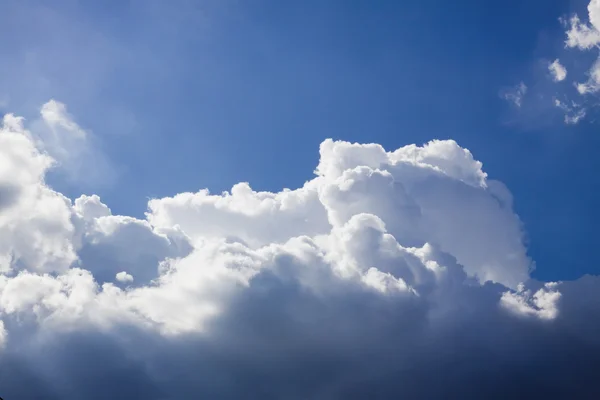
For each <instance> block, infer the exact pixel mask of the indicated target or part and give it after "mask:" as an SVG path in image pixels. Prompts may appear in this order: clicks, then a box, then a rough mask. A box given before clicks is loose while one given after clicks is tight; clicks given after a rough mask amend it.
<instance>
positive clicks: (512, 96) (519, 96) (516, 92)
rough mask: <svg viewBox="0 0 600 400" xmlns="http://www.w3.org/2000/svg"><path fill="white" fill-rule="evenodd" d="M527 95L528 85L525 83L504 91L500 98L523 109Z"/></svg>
mask: <svg viewBox="0 0 600 400" xmlns="http://www.w3.org/2000/svg"><path fill="white" fill-rule="evenodd" d="M525 94H527V85H525V83H524V82H520V83H519V84H518V85H516V86H514V87H512V88H507V89H504V90H502V91H501V92H500V97H501V98H503V99H504V100H506V101H508V102H509V103H512V104H514V105H515V106H517V107H521V105H522V104H523V97H525Z"/></svg>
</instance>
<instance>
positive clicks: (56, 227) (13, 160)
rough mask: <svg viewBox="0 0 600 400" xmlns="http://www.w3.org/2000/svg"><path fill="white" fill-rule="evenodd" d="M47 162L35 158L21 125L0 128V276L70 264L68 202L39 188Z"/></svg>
mask: <svg viewBox="0 0 600 400" xmlns="http://www.w3.org/2000/svg"><path fill="white" fill-rule="evenodd" d="M52 164H53V160H52V159H51V158H50V157H49V156H48V155H46V154H44V153H42V152H40V151H39V150H38V149H37V148H36V146H35V143H34V141H33V139H32V137H31V134H30V133H29V132H28V131H27V130H25V128H24V127H23V120H22V119H21V118H17V117H14V116H13V115H11V114H7V115H5V116H4V119H3V125H2V127H1V128H0V271H4V272H8V271H10V270H12V269H15V268H16V269H21V268H29V269H34V270H42V271H50V270H64V269H66V268H68V267H69V266H70V265H71V264H72V263H73V262H74V261H75V260H76V259H77V255H76V253H75V248H74V245H73V239H74V234H75V229H74V226H73V224H72V222H71V215H72V213H71V204H70V201H69V199H67V198H66V197H64V196H62V195H61V194H59V193H56V192H54V191H53V190H52V189H50V188H49V187H48V186H47V185H46V184H45V182H44V176H45V174H46V171H47V170H48V169H49V168H50V167H51V166H52Z"/></svg>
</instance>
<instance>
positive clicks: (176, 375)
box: [0, 116, 600, 400]
mask: <svg viewBox="0 0 600 400" xmlns="http://www.w3.org/2000/svg"><path fill="white" fill-rule="evenodd" d="M0 144H2V145H1V146H0V182H1V184H0V188H8V189H2V190H3V191H2V192H0V193H7V194H6V195H3V196H2V197H1V198H2V199H3V201H2V202H0V235H1V236H0V237H1V239H2V240H0V250H1V251H2V253H1V254H2V260H3V261H2V262H3V264H2V265H3V269H2V273H0V323H1V324H0V345H2V346H3V349H2V351H1V353H0V388H1V390H3V392H2V393H1V394H0V395H2V396H4V397H6V398H10V399H30V398H44V399H61V400H64V399H66V400H69V399H81V398H86V399H96V398H98V399H100V398H107V397H116V398H149V399H157V400H158V399H187V398H231V399H238V398H257V399H258V398H261V399H265V398H266V399H270V398H273V399H275V398H277V399H279V398H287V399H304V398H314V399H333V398H357V399H358V398H366V397H380V398H397V397H401V396H408V397H411V398H439V397H441V396H447V395H448V394H449V393H451V394H452V396H454V397H457V398H475V397H485V398H507V397H508V398H512V397H518V396H523V395H528V396H533V395H535V396H563V397H572V398H585V397H586V396H587V397H590V396H593V395H594V394H595V395H598V389H596V388H595V386H593V385H590V384H589V381H590V380H591V379H592V378H593V376H594V373H595V371H594V370H593V369H590V368H588V367H587V366H589V365H594V363H597V362H599V361H600V350H599V349H600V338H599V337H598V335H597V334H596V332H597V331H598V329H599V328H600V323H599V322H598V321H597V319H596V318H593V316H595V315H596V314H597V313H598V312H600V295H599V294H598V293H600V292H599V291H598V288H599V287H600V286H599V285H600V280H599V279H598V278H597V277H584V278H582V279H580V280H578V281H574V282H556V283H543V282H536V281H534V280H531V279H530V277H529V272H530V270H531V266H532V262H531V260H530V259H529V257H528V256H527V251H526V248H525V246H524V245H523V232H522V226H521V222H520V220H519V218H518V216H517V215H516V214H515V213H514V211H513V210H512V196H511V194H510V192H509V191H508V189H507V188H506V187H505V186H504V185H503V184H502V183H500V182H497V181H494V180H491V179H489V178H488V176H487V174H486V173H485V172H484V170H483V165H482V163H481V162H479V161H477V160H476V159H475V158H474V157H473V155H472V154H471V152H469V151H468V150H466V149H464V148H462V147H460V146H459V145H458V144H457V143H456V142H454V141H451V140H445V141H436V140H434V141H431V142H429V143H427V144H425V145H422V146H416V145H409V146H405V147H401V148H399V149H397V150H395V151H386V150H385V149H384V148H383V147H382V146H380V145H377V144H356V143H354V144H352V143H347V142H342V141H333V140H326V141H324V142H323V143H322V144H321V146H320V161H319V164H318V165H317V167H316V169H315V174H316V176H315V177H313V178H312V179H311V180H309V181H307V182H306V183H305V184H304V185H303V186H302V187H300V188H297V189H285V190H282V191H280V192H277V193H270V192H257V191H254V190H252V188H251V186H250V185H249V184H247V183H241V184H237V185H235V186H234V187H233V188H232V189H231V191H230V192H225V193H222V194H218V195H214V194H210V193H209V192H208V191H206V190H201V191H199V192H195V193H191V192H190V193H184V194H179V195H176V196H173V197H170V198H163V199H153V200H151V201H150V202H149V204H148V212H147V216H146V219H144V220H140V219H136V218H132V217H127V216H120V215H113V214H112V212H111V210H110V208H109V207H108V206H107V205H105V204H103V203H102V201H101V199H100V198H99V197H98V196H95V195H90V196H85V195H84V196H81V197H79V198H78V199H76V200H75V201H71V200H70V199H67V198H66V197H64V196H62V195H60V194H59V193H56V192H54V191H53V190H52V189H51V188H49V187H48V186H47V185H46V184H45V182H44V176H45V174H46V172H47V171H48V168H50V167H51V165H52V163H53V159H52V158H51V157H50V156H48V155H47V154H46V153H45V152H44V151H43V148H42V149H40V148H39V147H38V145H37V144H36V141H35V138H34V137H33V136H32V135H31V134H30V133H29V132H28V131H27V130H25V129H24V128H23V127H22V123H21V120H20V119H18V118H16V117H13V116H9V117H6V118H5V122H4V128H3V129H2V131H1V132H0ZM50 205H52V207H54V208H52V207H51V206H50ZM40 210H41V211H40ZM42 212H43V213H42ZM36 213H42V214H41V215H37V214H36ZM31 216H33V217H34V219H35V218H37V222H35V223H34V222H32V218H31ZM44 229H45V230H44ZM17 233H18V234H17ZM134 277H135V279H134ZM115 280H116V281H117V282H120V283H126V285H116V284H115V283H114V281H115ZM125 286H126V287H125ZM567 364H568V368H567V367H566V366H567ZM432 377H435V378H432ZM432 379H435V382H432Z"/></svg>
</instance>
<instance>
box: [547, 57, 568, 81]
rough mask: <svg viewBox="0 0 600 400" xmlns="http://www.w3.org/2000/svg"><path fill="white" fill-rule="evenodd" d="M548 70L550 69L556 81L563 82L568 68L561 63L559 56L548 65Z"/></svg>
mask: <svg viewBox="0 0 600 400" xmlns="http://www.w3.org/2000/svg"><path fill="white" fill-rule="evenodd" d="M548 71H550V75H551V76H552V80H553V81H554V82H562V81H564V80H565V78H566V77H567V69H566V68H565V67H564V65H562V64H561V63H560V60H559V59H558V58H557V59H556V60H554V61H552V62H551V63H550V64H549V65H548Z"/></svg>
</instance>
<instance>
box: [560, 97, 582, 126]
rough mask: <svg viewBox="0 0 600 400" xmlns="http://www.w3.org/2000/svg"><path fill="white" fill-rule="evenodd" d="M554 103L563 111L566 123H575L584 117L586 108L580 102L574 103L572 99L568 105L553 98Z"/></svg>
mask: <svg viewBox="0 0 600 400" xmlns="http://www.w3.org/2000/svg"><path fill="white" fill-rule="evenodd" d="M554 105H555V106H556V107H557V108H560V109H561V110H562V111H564V113H565V118H564V121H565V124H567V125H576V124H578V123H579V121H581V120H582V119H583V118H585V115H586V109H585V108H583V107H582V106H581V105H580V104H578V103H575V102H574V101H572V102H571V104H570V105H568V104H566V103H563V102H561V101H560V100H558V99H556V98H555V99H554Z"/></svg>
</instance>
